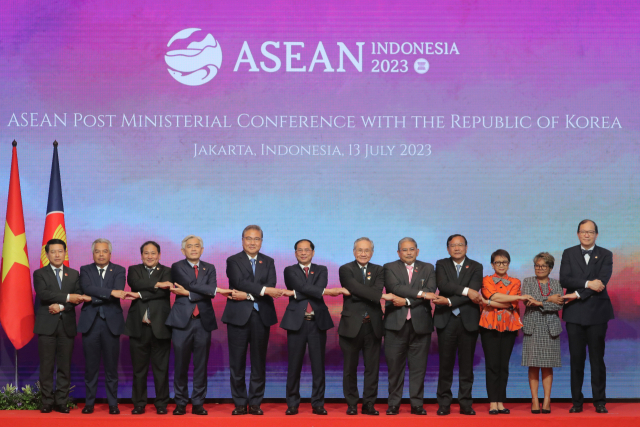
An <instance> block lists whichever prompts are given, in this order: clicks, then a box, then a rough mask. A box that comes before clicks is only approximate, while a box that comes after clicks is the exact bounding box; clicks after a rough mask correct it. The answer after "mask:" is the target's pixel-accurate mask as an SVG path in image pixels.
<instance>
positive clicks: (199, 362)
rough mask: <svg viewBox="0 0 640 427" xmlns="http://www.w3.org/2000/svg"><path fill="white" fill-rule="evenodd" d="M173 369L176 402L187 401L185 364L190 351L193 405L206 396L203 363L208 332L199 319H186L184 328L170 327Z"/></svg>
mask: <svg viewBox="0 0 640 427" xmlns="http://www.w3.org/2000/svg"><path fill="white" fill-rule="evenodd" d="M171 339H172V341H173V356H174V359H175V370H174V373H173V391H174V393H175V401H176V404H178V405H183V406H186V405H187V403H189V364H190V363H191V354H193V393H192V394H191V403H192V404H193V405H202V404H204V399H205V397H206V396H207V378H208V377H207V365H208V363H209V350H210V348H211V332H209V331H207V330H205V329H204V328H203V327H202V323H201V322H200V319H199V318H198V319H194V318H191V319H189V323H187V326H186V327H185V328H184V329H176V328H174V329H173V331H172V332H171Z"/></svg>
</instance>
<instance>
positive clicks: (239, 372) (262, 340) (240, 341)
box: [227, 310, 271, 406]
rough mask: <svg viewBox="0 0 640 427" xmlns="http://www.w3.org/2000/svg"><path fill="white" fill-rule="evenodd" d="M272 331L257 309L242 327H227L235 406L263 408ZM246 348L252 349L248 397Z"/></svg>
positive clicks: (232, 393)
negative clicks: (261, 406)
mask: <svg viewBox="0 0 640 427" xmlns="http://www.w3.org/2000/svg"><path fill="white" fill-rule="evenodd" d="M270 332H271V329H270V328H269V327H268V326H265V325H264V323H262V320H261V319H260V314H258V312H257V311H256V310H253V311H252V312H251V316H250V317H249V321H248V322H247V323H246V324H245V325H242V326H237V325H232V324H227V342H228V343H229V373H230V383H231V396H232V397H233V403H234V404H235V405H236V406H247V404H248V405H251V406H260V404H261V403H262V398H263V397H264V389H265V383H266V377H267V346H268V345H269V333H270ZM247 347H250V358H251V378H250V379H249V394H247V385H246V381H245V371H246V368H247Z"/></svg>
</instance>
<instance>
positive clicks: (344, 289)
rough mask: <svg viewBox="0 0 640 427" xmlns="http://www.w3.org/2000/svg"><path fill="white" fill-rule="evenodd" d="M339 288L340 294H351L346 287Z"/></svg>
mask: <svg viewBox="0 0 640 427" xmlns="http://www.w3.org/2000/svg"><path fill="white" fill-rule="evenodd" d="M340 289H342V295H347V296H349V295H351V292H349V289H347V288H340Z"/></svg>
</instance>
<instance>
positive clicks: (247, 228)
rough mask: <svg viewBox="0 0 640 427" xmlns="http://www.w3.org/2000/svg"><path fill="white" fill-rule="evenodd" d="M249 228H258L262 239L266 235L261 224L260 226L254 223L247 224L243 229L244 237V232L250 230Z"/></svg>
mask: <svg viewBox="0 0 640 427" xmlns="http://www.w3.org/2000/svg"><path fill="white" fill-rule="evenodd" d="M249 230H256V231H259V232H260V238H261V239H262V238H263V237H264V233H262V228H260V226H259V225H255V224H252V225H247V226H246V227H245V228H244V230H242V237H243V238H244V233H246V232H247V231H249Z"/></svg>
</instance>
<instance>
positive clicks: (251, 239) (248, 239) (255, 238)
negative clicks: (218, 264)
mask: <svg viewBox="0 0 640 427" xmlns="http://www.w3.org/2000/svg"><path fill="white" fill-rule="evenodd" d="M244 240H245V242H247V243H251V242H256V243H260V242H261V241H262V237H245V238H244Z"/></svg>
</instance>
